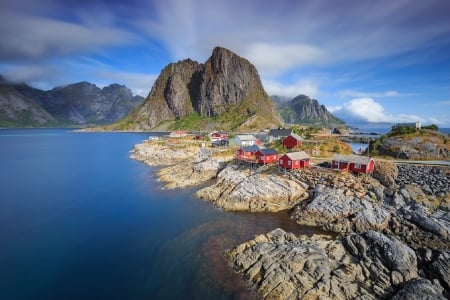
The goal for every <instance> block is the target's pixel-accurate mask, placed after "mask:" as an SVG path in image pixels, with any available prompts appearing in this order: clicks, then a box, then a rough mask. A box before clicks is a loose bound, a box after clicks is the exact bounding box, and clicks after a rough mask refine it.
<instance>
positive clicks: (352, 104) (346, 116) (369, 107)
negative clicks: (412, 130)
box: [328, 98, 427, 123]
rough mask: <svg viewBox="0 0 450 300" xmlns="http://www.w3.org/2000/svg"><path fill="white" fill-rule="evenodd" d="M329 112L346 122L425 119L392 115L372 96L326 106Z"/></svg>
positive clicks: (394, 121) (413, 120)
mask: <svg viewBox="0 0 450 300" xmlns="http://www.w3.org/2000/svg"><path fill="white" fill-rule="evenodd" d="M328 109H329V110H330V112H331V113H333V114H334V115H336V116H337V117H338V118H342V119H343V120H345V121H346V122H347V123H366V122H369V123H399V122H417V121H421V122H424V121H427V120H424V119H422V118H420V117H418V116H416V115H406V114H398V115H393V114H390V113H389V112H387V111H386V110H385V108H384V107H383V106H382V105H381V104H380V103H378V102H376V101H375V100H374V99H372V98H356V99H353V100H351V101H349V102H346V103H345V104H344V105H343V106H340V107H328Z"/></svg>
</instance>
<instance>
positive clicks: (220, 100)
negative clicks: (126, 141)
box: [127, 47, 283, 129]
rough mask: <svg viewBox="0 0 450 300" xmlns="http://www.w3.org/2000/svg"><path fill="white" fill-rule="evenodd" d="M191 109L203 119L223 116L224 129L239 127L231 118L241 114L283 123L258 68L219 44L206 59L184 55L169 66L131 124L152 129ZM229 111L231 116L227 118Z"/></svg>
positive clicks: (272, 123)
mask: <svg viewBox="0 0 450 300" xmlns="http://www.w3.org/2000/svg"><path fill="white" fill-rule="evenodd" d="M191 114H197V115H198V116H200V117H202V118H208V117H223V119H224V121H223V122H224V123H223V124H221V125H222V126H221V128H227V127H236V124H233V125H230V122H229V120H237V119H239V122H241V124H243V123H245V122H246V121H247V120H248V119H249V118H252V119H254V121H252V122H253V123H252V124H253V125H252V126H256V125H255V123H254V122H260V123H261V124H259V125H262V123H263V122H264V123H266V122H267V125H266V126H263V127H270V126H279V125H281V124H282V123H283V122H282V120H281V117H280V116H279V114H278V112H277V111H276V109H275V106H274V105H273V102H272V101H271V99H270V98H269V97H268V96H267V94H266V92H265V91H264V88H263V86H262V84H261V80H260V78H259V75H258V72H257V71H256V68H255V67H254V66H253V65H252V64H251V63H250V62H249V61H248V60H246V59H245V58H242V57H240V56H238V55H237V54H235V53H233V52H232V51H230V50H228V49H225V48H222V47H216V48H214V50H213V52H212V55H211V57H210V58H208V60H207V61H206V62H205V63H204V64H201V63H198V62H196V61H193V60H191V59H185V60H182V61H179V62H176V63H170V64H169V65H167V66H166V67H165V68H164V69H163V70H162V71H161V74H160V75H159V77H158V79H157V80H156V81H155V84H154V85H153V87H152V89H151V91H150V94H149V95H148V97H147V99H146V101H145V103H144V105H143V106H142V107H141V109H140V110H139V111H135V112H133V114H131V115H130V116H129V118H128V121H127V124H133V125H132V126H133V127H132V129H153V128H155V127H156V126H158V125H159V124H161V123H162V122H165V121H174V120H180V119H182V118H184V117H186V116H189V115H191ZM227 114H228V115H229V118H226V117H224V116H225V115H227ZM232 115H233V116H232ZM258 118H259V121H258V120H257V119H258ZM225 119H226V120H225ZM225 122H228V123H227V124H225ZM233 122H234V123H236V121H233ZM238 125H239V124H238ZM259 125H258V126H259ZM128 129H130V128H128Z"/></svg>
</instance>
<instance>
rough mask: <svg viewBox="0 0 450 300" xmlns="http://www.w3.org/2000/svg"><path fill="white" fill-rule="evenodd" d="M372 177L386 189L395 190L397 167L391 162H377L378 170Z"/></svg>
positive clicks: (375, 170) (376, 169)
mask: <svg viewBox="0 0 450 300" xmlns="http://www.w3.org/2000/svg"><path fill="white" fill-rule="evenodd" d="M372 176H373V178H375V179H376V180H378V181H379V182H380V183H381V184H382V185H384V186H385V187H387V188H389V189H395V188H396V186H397V185H396V180H397V176H398V168H397V165H396V164H395V163H393V162H390V161H380V160H377V164H376V168H375V169H374V171H373V174H372Z"/></svg>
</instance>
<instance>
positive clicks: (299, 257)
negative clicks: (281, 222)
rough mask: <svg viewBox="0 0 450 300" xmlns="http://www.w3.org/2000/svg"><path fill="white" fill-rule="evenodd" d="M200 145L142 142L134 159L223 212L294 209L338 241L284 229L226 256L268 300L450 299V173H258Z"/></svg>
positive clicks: (385, 165) (394, 168)
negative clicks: (155, 168) (189, 188)
mask: <svg viewBox="0 0 450 300" xmlns="http://www.w3.org/2000/svg"><path fill="white" fill-rule="evenodd" d="M221 151H222V152H220V151H219V152H218V150H216V149H209V148H200V147H199V146H198V144H196V143H192V145H183V146H181V145H178V148H177V147H174V146H173V145H170V144H162V143H161V142H159V143H155V142H152V143H148V144H147V145H137V146H136V147H135V148H134V149H133V151H132V153H131V157H132V158H134V159H138V160H141V161H144V162H145V163H147V164H149V165H170V166H168V167H165V168H163V169H161V170H159V171H158V173H157V175H158V177H159V178H161V180H163V181H164V182H165V186H166V188H179V187H185V186H190V185H196V184H199V183H204V182H206V181H208V180H211V179H215V180H214V183H212V184H211V185H210V186H208V187H205V188H203V189H201V190H199V191H198V192H197V195H198V196H199V197H200V198H202V199H204V200H208V201H211V202H212V203H214V205H216V206H218V207H220V208H222V209H224V210H234V211H237V210H240V211H252V212H259V211H280V210H289V211H290V213H291V217H292V218H293V219H294V220H295V221H296V222H297V223H298V224H300V225H309V226H317V227H320V228H321V229H324V230H326V231H329V232H330V234H332V235H333V236H335V237H334V238H332V237H331V235H330V236H328V237H325V236H309V237H306V236H295V235H293V234H291V233H287V232H284V231H283V230H281V229H275V230H273V231H271V232H269V233H266V234H261V235H259V236H256V237H255V238H254V239H252V240H250V241H248V242H245V243H243V244H241V245H238V246H236V247H235V248H234V249H230V250H229V251H228V252H227V253H226V259H227V260H228V262H229V264H230V266H231V267H233V268H234V269H235V270H236V271H237V272H239V273H242V275H243V278H244V280H245V281H246V282H247V283H248V284H249V286H251V287H252V289H254V291H255V296H256V297H257V298H261V299H299V298H301V299H316V298H320V299H354V298H361V299H386V298H392V299H423V298H424V297H430V298H431V299H445V298H449V297H450V259H449V258H450V191H449V185H450V171H449V170H448V168H439V167H421V166H410V165H396V164H394V163H392V162H389V161H377V162H376V168H375V172H374V174H373V176H367V175H359V176H357V175H353V174H351V173H346V174H340V173H337V172H334V171H330V170H326V169H322V168H310V169H307V170H301V171H296V172H290V173H284V172H281V171H279V170H278V169H277V168H276V167H270V166H262V167H258V168H255V167H253V168H252V167H250V166H246V165H238V164H235V163H234V162H233V161H232V157H233V155H232V154H233V153H232V152H226V151H223V150H221Z"/></svg>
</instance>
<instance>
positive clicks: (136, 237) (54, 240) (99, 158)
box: [0, 129, 313, 299]
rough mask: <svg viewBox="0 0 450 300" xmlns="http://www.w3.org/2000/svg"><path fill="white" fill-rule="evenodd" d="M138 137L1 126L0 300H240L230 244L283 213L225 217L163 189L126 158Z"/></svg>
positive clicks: (281, 220) (186, 194) (278, 220)
mask: <svg viewBox="0 0 450 300" xmlns="http://www.w3.org/2000/svg"><path fill="white" fill-rule="evenodd" d="M148 136H149V135H148V134H144V133H75V132H71V131H70V130H64V129H30V130H0V167H1V176H0V299H238V298H239V297H241V298H247V297H249V296H250V295H249V292H248V290H247V289H246V288H245V286H244V285H243V284H242V280H241V279H240V277H239V275H237V274H234V273H233V272H232V270H231V269H230V268H229V267H228V266H227V264H226V262H225V260H224V258H223V253H224V250H225V249H227V248H231V247H233V246H235V245H236V244H238V243H240V242H242V241H245V240H247V239H249V238H252V237H253V236H254V235H255V234H260V233H264V232H267V231H269V230H272V229H274V228H276V227H281V228H284V229H285V230H289V231H292V232H294V233H297V234H298V233H312V232H313V231H312V230H311V229H308V228H302V227H299V226H297V225H295V224H294V223H293V222H292V221H290V220H289V218H288V215H287V213H277V214H250V213H226V212H223V211H221V210H219V209H217V208H215V207H213V206H212V205H211V204H210V203H208V202H204V201H202V200H199V199H197V198H196V197H195V196H194V195H193V194H194V192H195V189H187V190H181V191H180V190H178V191H162V190H161V189H160V188H161V185H160V183H159V182H157V181H156V180H155V178H154V175H153V174H154V171H155V169H153V168H150V167H148V166H145V165H143V164H141V163H139V162H137V161H133V160H131V159H129V158H128V155H129V150H130V149H131V148H132V146H133V145H134V144H136V143H139V142H140V141H141V140H143V139H146V138H147V137H148Z"/></svg>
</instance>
